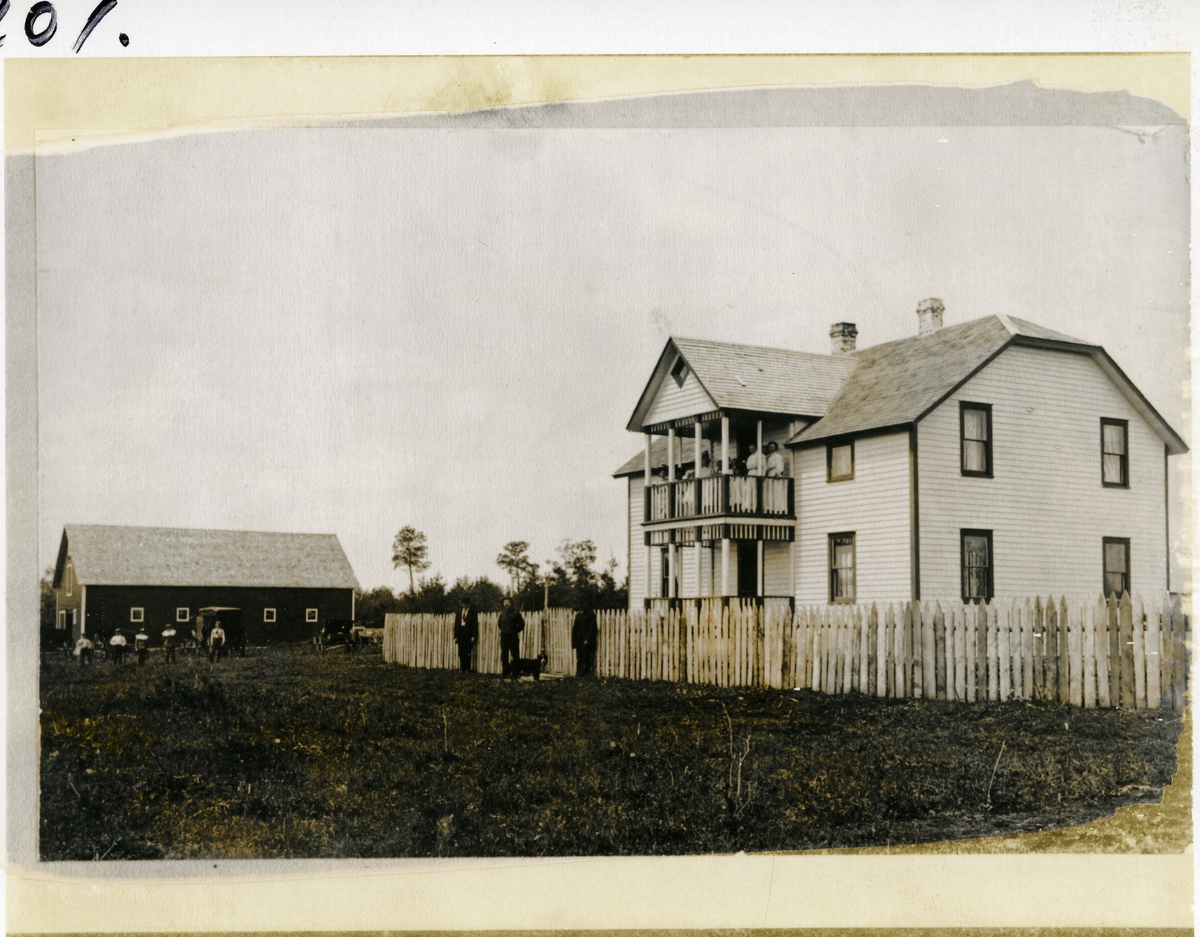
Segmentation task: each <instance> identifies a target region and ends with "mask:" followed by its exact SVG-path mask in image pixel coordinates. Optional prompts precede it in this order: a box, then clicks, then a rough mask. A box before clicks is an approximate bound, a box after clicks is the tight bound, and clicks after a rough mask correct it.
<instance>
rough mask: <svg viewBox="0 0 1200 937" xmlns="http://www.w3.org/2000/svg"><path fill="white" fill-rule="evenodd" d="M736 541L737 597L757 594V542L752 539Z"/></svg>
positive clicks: (748, 596)
mask: <svg viewBox="0 0 1200 937" xmlns="http://www.w3.org/2000/svg"><path fill="white" fill-rule="evenodd" d="M736 543H737V594H738V597H739V598H743V599H744V598H751V597H753V596H756V595H758V543H757V542H755V541H754V540H738V541H736Z"/></svg>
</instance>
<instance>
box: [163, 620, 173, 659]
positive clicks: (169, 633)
mask: <svg viewBox="0 0 1200 937" xmlns="http://www.w3.org/2000/svg"><path fill="white" fill-rule="evenodd" d="M162 636H163V650H164V651H166V652H167V653H166V663H168V664H173V663H175V629H174V628H172V627H171V626H170V625H167V627H166V628H164V629H163V633H162Z"/></svg>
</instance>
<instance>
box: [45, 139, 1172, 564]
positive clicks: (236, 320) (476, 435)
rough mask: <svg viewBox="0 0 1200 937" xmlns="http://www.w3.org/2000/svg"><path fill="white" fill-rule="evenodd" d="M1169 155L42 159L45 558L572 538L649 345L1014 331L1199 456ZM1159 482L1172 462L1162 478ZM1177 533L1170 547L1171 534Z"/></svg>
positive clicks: (436, 143)
mask: <svg viewBox="0 0 1200 937" xmlns="http://www.w3.org/2000/svg"><path fill="white" fill-rule="evenodd" d="M1186 156H1187V141H1186V128H1185V127H1182V126H1166V127H1162V128H1157V129H1156V128H1148V129H1147V128H1134V129H1129V128H1126V129H1120V128H1115V127H1112V128H1110V127H1102V126H950V127H930V126H869V127H867V126H849V127H846V126H820V127H736V128H731V127H692V128H688V127H682V128H678V127H677V128H672V129H646V128H628V127H626V128H616V127H614V128H595V127H592V128H585V129H546V128H534V129H479V128H475V129H461V128H460V129H446V128H438V129H399V128H391V129H374V128H368V127H355V128H352V129H346V128H336V127H323V128H292V129H256V130H242V131H231V132H216V133H196V134H191V135H184V136H176V137H171V138H168V139H159V140H150V141H142V142H133V143H123V144H120V145H108V146H97V147H94V148H91V149H86V150H82V151H79V152H72V153H67V154H57V155H43V156H39V157H38V159H37V164H36V172H37V256H38V342H39V348H38V388H39V389H38V405H39V415H38V419H39V483H40V489H39V491H40V493H39V512H40V547H39V549H40V554H41V557H42V564H43V566H46V565H50V564H52V563H53V561H54V557H55V552H56V549H57V545H58V539H59V535H60V533H61V530H62V526H63V524H64V523H112V524H136V525H147V526H179V527H219V528H237V529H261V530H280V531H308V532H318V533H335V534H337V535H338V537H339V538H340V540H341V542H342V545H343V546H344V547H345V549H346V552H347V555H348V557H349V559H350V562H351V565H352V566H353V567H354V569H355V572H356V573H357V576H358V579H359V581H360V583H361V584H362V585H363V586H364V587H365V588H371V587H374V586H376V585H388V586H390V587H393V588H399V587H403V586H406V585H407V575H406V573H404V571H403V570H400V571H397V570H393V569H392V567H391V561H390V557H391V549H390V544H391V540H392V538H393V536H394V535H395V533H396V531H397V530H398V529H399V528H400V527H402V526H404V525H411V526H414V527H416V528H417V529H419V530H421V531H423V532H425V534H426V535H427V537H428V541H429V553H430V560H431V562H432V569H431V570H430V573H431V574H432V573H441V574H442V575H443V576H444V577H445V578H446V579H447V580H448V581H453V580H454V579H455V578H457V577H458V576H461V575H470V576H480V575H487V576H489V577H491V578H492V579H494V580H496V581H500V582H503V581H504V577H503V574H502V572H501V570H500V569H499V568H498V567H497V566H496V565H495V558H496V556H497V554H498V553H499V552H500V549H501V548H502V547H503V546H504V544H505V543H507V542H508V541H510V540H526V541H528V542H529V543H530V544H531V551H530V552H531V556H532V558H533V559H534V560H536V561H544V560H545V559H547V558H548V557H551V556H553V555H554V552H555V550H556V548H557V546H558V545H559V544H561V543H562V542H563V541H564V540H565V539H583V538H590V539H592V540H593V541H595V543H596V544H597V547H598V552H599V558H600V560H601V561H602V562H603V561H605V560H607V559H608V558H610V557H612V558H615V559H616V560H617V561H618V563H619V564H620V570H621V574H622V575H623V574H624V566H625V561H626V551H627V543H626V537H627V531H626V525H625V517H626V504H625V488H624V484H623V482H622V481H621V480H616V479H613V478H612V477H611V473H612V472H613V471H614V470H615V469H616V468H617V467H618V466H619V465H620V464H621V463H622V462H624V461H625V460H626V459H627V458H628V457H629V456H630V455H632V454H634V453H636V452H638V451H639V450H640V447H641V442H640V437H638V436H635V435H633V434H630V433H628V432H626V430H625V425H626V423H627V421H628V420H629V417H630V414H631V412H632V410H633V408H634V405H635V404H636V402H637V399H638V396H639V395H640V393H641V391H642V389H643V387H644V386H645V383H646V381H647V379H648V378H649V376H650V372H651V369H652V368H653V366H654V363H655V361H656V359H657V357H658V355H659V353H660V352H661V350H662V347H663V345H664V343H665V341H666V339H667V337H668V336H669V335H681V336H685V337H692V338H707V339H715V340H722V341H732V342H742V343H746V344H760V345H769V346H776V347H783V348H795V349H801V350H807V351H818V352H824V351H827V350H828V348H829V337H828V329H829V326H830V324H831V323H833V322H837V321H852V322H855V323H856V324H857V326H858V342H859V347H865V346H867V345H871V344H875V343H878V342H882V341H888V340H891V339H895V338H901V337H904V336H907V335H911V334H915V332H916V329H917V317H916V313H915V310H916V306H917V303H918V302H919V301H920V300H921V299H924V298H925V297H927V296H938V297H940V298H941V299H942V300H943V301H944V303H945V306H946V314H945V323H946V324H947V325H951V324H954V323H957V322H963V321H967V320H970V319H974V318H978V317H980V316H984V315H990V314H993V313H1006V314H1012V315H1016V316H1020V317H1022V318H1026V319H1030V320H1032V321H1034V322H1037V323H1040V324H1042V325H1045V326H1047V327H1049V328H1052V329H1055V330H1057V331H1061V332H1066V333H1067V334H1071V335H1074V336H1077V337H1079V338H1081V339H1084V340H1087V341H1089V342H1095V343H1098V344H1102V345H1104V346H1105V347H1106V348H1107V349H1108V351H1109V352H1110V353H1111V354H1112V355H1113V357H1114V358H1115V359H1116V360H1117V362H1118V363H1119V364H1120V365H1121V366H1122V368H1123V369H1124V370H1125V371H1126V373H1127V374H1128V375H1129V376H1130V378H1131V379H1132V380H1133V381H1134V383H1135V384H1137V385H1138V386H1139V387H1140V388H1141V389H1142V391H1143V392H1144V393H1145V394H1146V395H1147V396H1148V397H1149V399H1150V400H1151V402H1152V403H1153V404H1154V405H1155V406H1156V407H1157V408H1158V409H1159V411H1160V412H1161V413H1162V414H1163V415H1164V417H1165V418H1166V419H1167V420H1168V422H1170V423H1171V424H1172V425H1173V426H1174V428H1175V429H1176V430H1177V431H1179V432H1180V433H1181V434H1182V435H1183V436H1184V438H1185V439H1187V438H1189V436H1190V434H1189V422H1190V419H1189V416H1188V413H1187V410H1186V406H1187V386H1186V381H1187V377H1188V357H1187V354H1188V352H1187V349H1188V341H1189V320H1188V237H1189V232H1188V199H1189V192H1188V179H1187V159H1186ZM1174 461H1178V460H1174ZM1176 513H1177V518H1176V519H1175V520H1173V530H1178V529H1179V522H1178V516H1179V514H1178V511H1177V512H1176Z"/></svg>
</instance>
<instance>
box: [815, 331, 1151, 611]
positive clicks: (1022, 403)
mask: <svg viewBox="0 0 1200 937" xmlns="http://www.w3.org/2000/svg"><path fill="white" fill-rule="evenodd" d="M961 401H968V402H972V403H987V404H991V406H992V437H993V438H992V462H993V476H994V477H992V478H964V477H963V476H962V473H961V471H960V464H959V458H960V455H959V403H960V402H961ZM1101 417H1113V418H1116V419H1122V420H1128V421H1129V475H1130V487H1129V488H1128V489H1114V488H1105V487H1104V486H1103V485H1102V484H1101V480H1100V419H1101ZM918 452H919V485H920V534H921V536H920V569H921V593H922V595H956V594H959V590H960V588H961V584H960V562H961V559H960V543H959V532H960V530H961V529H962V528H978V529H983V530H991V531H992V532H993V533H992V540H993V550H994V553H995V557H994V577H995V595H996V598H997V599H998V600H1000V599H1011V598H1014V597H1016V596H1024V595H1031V594H1035V593H1038V592H1041V593H1042V594H1045V593H1047V592H1054V593H1055V594H1058V593H1060V592H1066V593H1067V594H1068V595H1070V594H1080V595H1088V594H1092V595H1094V594H1098V593H1099V592H1100V591H1101V589H1102V587H1103V586H1102V574H1103V565H1102V562H1103V561H1102V558H1101V544H1102V542H1103V538H1104V537H1128V538H1129V540H1130V554H1131V556H1130V560H1131V587H1132V589H1133V590H1134V591H1136V592H1142V591H1144V592H1147V593H1159V592H1162V591H1164V590H1165V589H1166V585H1167V582H1166V527H1165V524H1166V516H1165V506H1164V502H1163V498H1164V494H1163V442H1162V440H1161V439H1160V438H1159V437H1158V436H1157V435H1155V434H1154V433H1153V431H1151V429H1150V427H1149V426H1148V425H1147V424H1146V423H1145V421H1144V420H1142V418H1141V417H1140V416H1139V415H1138V413H1137V411H1136V410H1134V409H1133V407H1132V406H1130V404H1129V402H1128V401H1127V400H1126V399H1125V398H1124V397H1123V396H1122V395H1121V394H1120V392H1119V391H1118V390H1117V388H1116V387H1115V386H1114V385H1113V384H1112V382H1111V381H1109V380H1108V378H1107V377H1105V375H1104V374H1103V372H1101V371H1100V369H1099V367H1098V366H1097V365H1096V363H1095V362H1094V361H1092V360H1091V359H1090V358H1088V357H1086V356H1084V355H1072V354H1063V353H1061V352H1051V351H1043V350H1041V349H1036V348H1022V347H1013V348H1009V349H1008V350H1006V351H1004V352H1003V353H1002V354H1001V355H1000V356H999V357H998V358H997V359H996V360H995V361H993V362H991V364H989V365H988V366H987V367H985V368H984V369H983V370H982V371H980V372H979V374H977V375H976V376H975V377H973V378H972V379H971V380H970V381H968V382H967V383H966V384H965V385H964V386H963V387H961V388H960V389H959V390H958V391H956V392H955V393H954V394H953V395H951V397H950V398H948V399H947V400H946V401H945V402H944V403H943V404H941V406H939V407H938V408H937V409H936V410H934V411H933V412H932V413H930V414H929V416H927V417H926V418H925V419H924V420H922V421H921V422H920V423H919V424H918ZM803 523H804V515H803V514H801V524H803Z"/></svg>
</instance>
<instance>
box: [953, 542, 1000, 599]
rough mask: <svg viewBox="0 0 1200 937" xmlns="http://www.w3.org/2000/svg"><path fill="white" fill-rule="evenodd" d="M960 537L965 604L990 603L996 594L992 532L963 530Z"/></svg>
mask: <svg viewBox="0 0 1200 937" xmlns="http://www.w3.org/2000/svg"><path fill="white" fill-rule="evenodd" d="M960 535H961V538H962V539H961V551H962V597H963V602H973V603H975V604H978V603H980V602H990V601H991V600H992V597H993V595H994V594H995V590H994V588H993V580H992V532H991V531H990V530H963V531H961V532H960Z"/></svg>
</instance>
